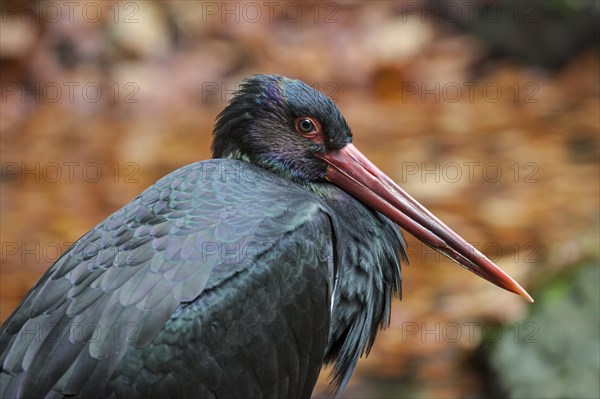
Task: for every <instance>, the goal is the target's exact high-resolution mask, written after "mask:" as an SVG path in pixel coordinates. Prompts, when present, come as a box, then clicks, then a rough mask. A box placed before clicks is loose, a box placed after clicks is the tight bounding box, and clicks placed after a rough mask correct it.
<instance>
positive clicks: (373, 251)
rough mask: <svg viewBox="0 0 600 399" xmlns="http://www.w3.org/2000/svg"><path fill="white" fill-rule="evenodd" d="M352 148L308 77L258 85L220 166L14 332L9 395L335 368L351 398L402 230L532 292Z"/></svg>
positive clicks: (147, 204)
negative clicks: (325, 365)
mask: <svg viewBox="0 0 600 399" xmlns="http://www.w3.org/2000/svg"><path fill="white" fill-rule="evenodd" d="M351 140H352V134H351V131H350V128H349V127H348V125H347V123H346V122H345V120H344V118H343V116H342V115H341V113H340V112H339V110H338V109H337V107H336V106H335V105H334V103H333V102H332V101H331V100H330V99H329V98H327V97H326V96H324V95H322V94H320V93H318V92H317V91H315V90H313V89H312V88H310V87H308V86H307V85H305V84H304V83H302V82H299V81H296V80H291V79H287V78H283V77H280V76H266V75H259V76H256V77H253V78H251V79H249V80H247V81H246V82H245V83H244V85H243V86H242V88H241V90H240V91H239V92H238V93H237V94H236V96H235V97H234V98H233V100H232V101H231V103H230V104H229V105H228V106H227V107H226V108H225V110H224V111H223V112H222V113H221V114H220V115H219V118H218V121H217V123H216V126H215V131H214V141H213V155H214V158H217V159H213V160H208V161H202V162H197V163H194V164H191V165H188V166H184V167H182V168H180V169H178V170H176V171H175V172H173V173H171V174H169V175H167V176H165V177H163V178H162V179H160V180H159V181H158V182H157V183H156V184H154V185H152V186H151V187H149V188H148V189H146V190H145V191H144V192H143V193H142V194H140V195H139V196H138V197H137V198H135V199H134V200H133V201H131V202H130V203H129V204H127V205H126V206H125V207H123V208H122V209H120V210H119V211H117V212H115V213H114V214H113V215H111V216H110V217H108V218H107V219H106V220H105V221H103V222H102V223H100V224H99V225H98V226H96V227H95V228H93V229H92V230H90V232H88V233H87V234H86V235H84V236H83V237H82V238H81V239H80V240H78V241H77V242H76V243H75V244H74V245H73V246H72V247H71V248H69V250H68V251H67V252H66V253H65V254H63V256H62V257H61V258H60V259H59V260H58V261H57V262H56V263H55V264H54V265H53V266H52V267H51V268H50V269H49V270H48V271H47V272H46V273H45V274H44V275H43V276H42V278H41V279H40V280H39V281H38V282H37V284H36V285H35V286H34V287H33V288H32V289H31V291H30V292H29V293H28V294H27V296H26V298H25V300H24V301H23V303H22V304H21V305H20V306H19V307H18V308H17V310H16V311H15V312H14V313H13V314H12V315H11V316H10V318H9V319H8V320H7V321H6V323H5V324H4V325H3V326H2V330H1V332H0V367H1V370H0V395H1V397H3V398H12V397H23V398H30V397H31V398H33V397H35V398H38V397H52V398H54V397H81V398H94V397H127V398H136V397H139V398H142V397H144V398H147V397H152V398H191V397H198V398H216V397H219V398H223V397H243V398H248V397H273V398H282V397H287V398H308V397H310V394H311V392H312V390H313V387H314V384H315V383H316V379H317V377H318V375H319V372H320V369H321V366H322V364H323V363H332V364H333V371H332V374H333V385H334V387H335V388H343V386H344V385H345V384H346V383H347V381H348V379H349V378H350V376H351V374H352V371H353V370H354V367H355V365H356V362H357V361H358V358H359V357H360V356H361V355H363V354H365V353H367V352H368V351H369V349H370V348H371V346H372V345H373V342H374V340H375V337H376V334H377V331H378V330H379V329H380V328H382V327H385V326H387V324H388V323H389V315H390V307H391V301H392V298H393V296H394V295H395V294H398V295H399V294H400V282H401V279H400V260H401V259H402V258H403V257H405V253H404V241H403V239H402V236H401V234H400V231H399V229H398V227H397V226H396V224H395V223H399V224H401V225H402V226H403V227H405V228H406V229H407V230H408V231H410V232H411V233H412V234H415V235H416V236H417V237H418V238H420V239H422V240H424V241H426V242H427V243H428V244H429V245H431V246H432V247H434V248H436V249H438V250H439V251H441V252H442V253H444V254H446V255H448V256H449V257H451V258H452V259H454V260H456V261H457V262H459V263H461V264H462V265H463V266H465V267H467V268H469V269H470V270H472V271H474V272H476V273H477V274H479V275H481V276H484V277H485V278H486V279H488V280H490V281H492V282H494V283H495V284H498V285H499V286H502V287H503V288H506V289H508V290H511V291H513V292H517V293H520V294H522V295H524V296H526V295H527V294H526V293H525V294H523V293H524V290H522V288H521V287H520V286H518V284H517V283H516V282H514V281H513V280H512V279H510V277H508V276H506V275H504V274H503V273H502V272H501V271H498V270H499V269H498V270H496V267H495V266H494V265H493V264H492V263H491V262H489V261H488V260H487V259H485V261H484V260H481V259H479V258H476V257H473V256H471V255H472V254H470V253H469V250H470V248H467V246H466V244H464V243H463V242H462V241H460V240H459V241H457V239H456V237H455V236H453V235H452V234H455V233H453V232H451V231H450V230H449V229H448V228H447V227H446V226H444V225H443V224H441V222H439V221H438V220H437V219H435V218H434V217H433V216H432V215H431V214H429V213H428V212H427V211H426V210H424V208H423V209H422V208H421V206H420V205H419V204H417V203H416V201H414V200H413V199H412V198H410V197H408V196H407V195H406V194H405V193H404V192H403V191H401V189H400V188H398V187H397V186H395V185H394V183H393V182H391V181H390V180H389V178H387V177H386V176H385V175H383V174H382V173H381V172H380V171H379V170H378V169H376V168H375V167H374V166H373V165H372V164H370V163H369V162H368V160H366V158H364V156H362V154H360V153H359V152H358V151H357V150H356V149H355V147H354V146H352V145H351ZM332 183H334V184H332ZM359 199H360V200H359ZM392 220H393V222H392ZM394 222H395V223H394ZM476 255H477V254H476ZM486 262H489V264H488V263H486Z"/></svg>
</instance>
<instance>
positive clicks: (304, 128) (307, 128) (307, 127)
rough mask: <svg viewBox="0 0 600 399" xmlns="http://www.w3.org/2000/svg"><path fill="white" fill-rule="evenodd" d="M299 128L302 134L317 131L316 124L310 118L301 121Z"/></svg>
mask: <svg viewBox="0 0 600 399" xmlns="http://www.w3.org/2000/svg"><path fill="white" fill-rule="evenodd" d="M298 128H299V129H300V131H301V132H302V133H310V132H312V131H314V130H315V124H314V123H313V121H311V120H310V119H308V118H304V119H300V121H299V122H298Z"/></svg>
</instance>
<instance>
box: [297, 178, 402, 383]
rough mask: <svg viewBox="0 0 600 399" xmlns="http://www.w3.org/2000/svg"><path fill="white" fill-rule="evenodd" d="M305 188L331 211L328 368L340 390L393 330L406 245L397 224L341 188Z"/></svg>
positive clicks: (318, 186)
mask: <svg viewBox="0 0 600 399" xmlns="http://www.w3.org/2000/svg"><path fill="white" fill-rule="evenodd" d="M307 188H308V189H309V190H311V191H312V192H313V193H314V194H316V195H317V196H319V197H320V198H322V199H323V200H324V201H325V202H326V203H327V204H328V205H329V207H330V208H331V210H332V215H331V216H332V222H333V230H334V244H335V254H336V259H335V262H336V269H337V276H336V288H335V297H334V298H333V306H332V314H331V324H330V329H329V341H328V344H327V351H326V354H325V362H327V363H332V362H333V363H334V372H333V375H334V383H335V384H336V385H337V386H338V387H339V388H341V387H343V386H344V385H345V384H346V382H347V381H348V380H349V379H350V376H351V374H352V371H353V370H354V366H355V365H356V362H357V361H358V358H359V357H360V356H362V355H363V354H366V353H368V351H369V349H370V348H371V346H372V345H373V343H374V341H375V336H376V335H377V332H378V331H379V329H380V328H385V327H387V325H388V324H389V316H390V309H391V301H392V297H393V296H395V295H398V296H400V292H401V286H400V284H401V276H400V260H401V259H402V258H403V259H406V254H405V247H404V240H403V238H402V235H401V233H400V230H399V229H398V227H397V226H396V225H395V224H394V223H393V222H391V221H390V220H389V219H388V218H386V217H385V216H383V215H382V214H380V213H379V212H376V211H374V210H373V209H371V208H369V207H367V206H366V205H364V204H363V203H361V202H359V201H358V200H356V199H355V198H354V197H352V196H350V195H349V194H347V193H346V192H345V191H342V190H341V189H339V188H338V187H336V186H334V185H331V184H328V183H321V184H318V183H311V184H309V185H308V187H307Z"/></svg>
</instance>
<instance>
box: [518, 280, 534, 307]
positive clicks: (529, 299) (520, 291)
mask: <svg viewBox="0 0 600 399" xmlns="http://www.w3.org/2000/svg"><path fill="white" fill-rule="evenodd" d="M515 288H516V290H515V293H516V294H519V295H521V296H522V297H523V298H524V299H525V300H526V301H527V302H529V303H534V302H535V301H534V300H533V298H532V297H531V295H529V293H528V292H527V291H525V289H524V288H523V287H521V286H520V285H519V284H517V285H516V287H515Z"/></svg>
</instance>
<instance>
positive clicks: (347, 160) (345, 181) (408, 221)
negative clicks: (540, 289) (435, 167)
mask: <svg viewBox="0 0 600 399" xmlns="http://www.w3.org/2000/svg"><path fill="white" fill-rule="evenodd" d="M318 156H319V157H320V158H321V159H323V160H324V161H325V162H327V163H328V165H329V166H328V168H327V180H329V181H330V182H332V183H333V184H335V185H337V186H338V187H340V188H342V189H344V190H345V191H347V192H348V193H349V194H351V195H353V196H354V197H356V198H357V199H359V200H360V201H362V202H363V203H365V204H367V205H369V206H370V207H372V208H374V209H376V210H378V211H379V212H381V213H383V214H384V215H386V216H387V217H388V218H390V219H391V220H393V221H394V222H395V223H397V224H398V225H399V226H401V227H402V228H404V229H405V230H406V231H408V232H409V233H410V234H412V235H413V236H415V237H416V238H418V239H419V240H421V241H423V242H424V243H425V244H427V245H429V246H430V247H432V248H433V249H435V250H436V251H439V252H440V253H442V254H443V255H445V256H447V257H448V258H450V259H452V260H453V261H455V262H456V263H458V264H459V265H461V266H463V267H464V268H466V269H467V270H470V271H472V272H473V273H475V274H477V275H478V276H480V277H482V278H484V279H486V280H488V281H489V282H491V283H493V284H496V285H497V286H498V287H501V288H504V289H505V290H508V291H510V292H514V293H515V294H518V295H521V296H522V297H523V298H525V299H526V300H527V301H528V302H533V299H532V298H531V296H530V295H529V294H528V293H527V291H525V290H524V289H523V287H521V286H520V285H519V283H517V282H516V281H515V280H513V279H512V278H511V277H510V276H509V275H508V274H506V273H505V272H504V271H502V269H500V268H499V267H498V266H496V265H495V264H494V263H493V262H492V261H491V260H489V259H488V258H487V257H486V256H485V255H483V254H482V253H481V252H479V251H478V250H477V249H475V247H473V246H472V245H471V244H469V243H468V242H466V241H465V240H464V239H463V238H462V237H460V236H459V235H458V234H456V233H455V232H454V231H452V230H451V229H450V228H449V227H448V226H446V225H445V224H444V223H442V222H441V221H440V220H439V219H438V218H437V217H435V216H434V215H433V214H432V213H431V212H429V211H428V210H427V209H426V208H425V207H424V206H423V205H421V204H419V203H418V202H417V201H416V200H415V199H414V198H412V197H411V196H410V195H408V194H407V193H406V192H405V191H404V190H403V189H402V188H400V187H399V186H398V185H397V184H396V183H394V181H392V179H390V178H389V177H387V176H386V175H385V174H384V173H383V172H382V171H380V170H379V169H378V168H377V167H376V166H375V165H373V164H372V163H371V161H369V160H368V159H367V157H365V156H364V155H363V154H362V153H361V152H360V151H358V149H356V147H355V146H354V145H353V144H348V145H346V146H345V147H344V148H342V149H340V150H338V151H332V152H327V153H324V154H319V155H318Z"/></svg>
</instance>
